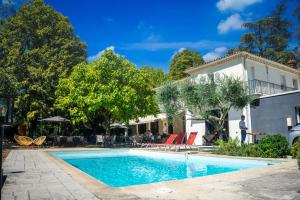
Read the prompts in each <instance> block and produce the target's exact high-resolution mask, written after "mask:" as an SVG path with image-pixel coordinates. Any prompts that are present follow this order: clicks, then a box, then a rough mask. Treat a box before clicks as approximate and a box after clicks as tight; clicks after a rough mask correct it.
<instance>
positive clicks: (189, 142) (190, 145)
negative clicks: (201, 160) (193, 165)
mask: <svg viewBox="0 0 300 200" xmlns="http://www.w3.org/2000/svg"><path fill="white" fill-rule="evenodd" d="M197 135H198V132H191V133H190V135H189V138H188V139H187V141H186V143H185V144H181V145H177V146H175V150H176V151H178V150H180V148H182V147H183V148H185V149H187V148H190V149H192V148H195V147H197V148H198V147H199V145H195V144H194V142H195V139H196V137H197Z"/></svg>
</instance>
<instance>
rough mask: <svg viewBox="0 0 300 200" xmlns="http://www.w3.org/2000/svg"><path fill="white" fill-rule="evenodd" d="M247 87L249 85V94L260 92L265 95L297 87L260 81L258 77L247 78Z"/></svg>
mask: <svg viewBox="0 0 300 200" xmlns="http://www.w3.org/2000/svg"><path fill="white" fill-rule="evenodd" d="M248 87H249V92H250V94H256V93H261V94H266V95H271V94H277V93H281V92H287V91H293V90H297V88H291V87H287V86H285V85H279V84H276V83H271V82H267V81H262V80H258V79H252V80H249V81H248Z"/></svg>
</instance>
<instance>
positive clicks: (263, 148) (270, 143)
mask: <svg viewBox="0 0 300 200" xmlns="http://www.w3.org/2000/svg"><path fill="white" fill-rule="evenodd" d="M217 144H218V145H219V147H218V149H217V150H216V151H215V153H217V154H224V155H230V156H250V157H264V158H282V157H285V156H286V155H288V154H289V147H288V141H287V140H286V138H285V137H283V136H281V135H269V136H266V137H264V138H262V140H260V141H259V142H258V144H244V145H242V146H240V142H239V141H238V140H229V141H228V142H224V141H218V143H217Z"/></svg>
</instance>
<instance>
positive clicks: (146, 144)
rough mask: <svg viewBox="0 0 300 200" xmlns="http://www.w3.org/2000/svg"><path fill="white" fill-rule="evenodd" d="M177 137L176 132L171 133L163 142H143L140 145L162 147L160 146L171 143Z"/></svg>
mask: <svg viewBox="0 0 300 200" xmlns="http://www.w3.org/2000/svg"><path fill="white" fill-rule="evenodd" d="M176 137H177V134H176V133H173V134H171V135H170V136H169V138H168V139H167V140H166V142H165V143H145V144H142V146H141V147H143V146H144V147H162V146H166V145H170V144H173V143H174V141H175V139H176Z"/></svg>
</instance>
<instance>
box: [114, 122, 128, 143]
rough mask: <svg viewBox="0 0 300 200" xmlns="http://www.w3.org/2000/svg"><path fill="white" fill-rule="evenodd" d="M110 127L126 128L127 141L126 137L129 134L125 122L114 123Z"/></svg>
mask: <svg viewBox="0 0 300 200" xmlns="http://www.w3.org/2000/svg"><path fill="white" fill-rule="evenodd" d="M110 128H111V129H115V128H120V129H125V131H124V138H125V142H126V137H127V135H128V127H127V126H124V125H123V124H120V123H113V124H111V125H110Z"/></svg>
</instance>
